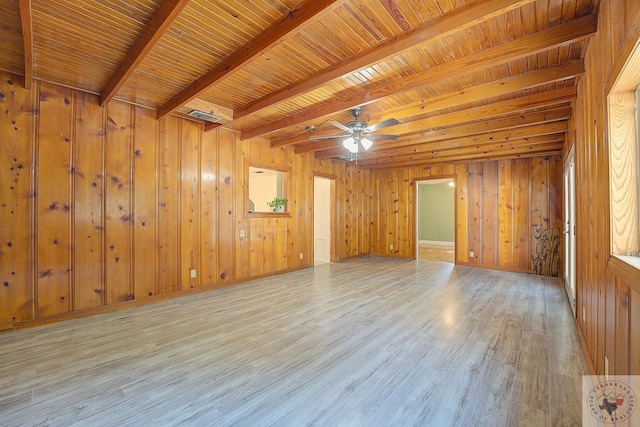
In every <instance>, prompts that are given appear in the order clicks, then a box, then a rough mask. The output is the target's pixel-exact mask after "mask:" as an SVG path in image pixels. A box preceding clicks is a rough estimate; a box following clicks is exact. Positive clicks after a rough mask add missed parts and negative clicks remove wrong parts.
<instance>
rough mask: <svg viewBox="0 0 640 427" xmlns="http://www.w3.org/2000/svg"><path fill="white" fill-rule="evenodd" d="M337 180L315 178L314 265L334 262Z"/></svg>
mask: <svg viewBox="0 0 640 427" xmlns="http://www.w3.org/2000/svg"><path fill="white" fill-rule="evenodd" d="M334 206H335V179H332V178H328V177H322V176H314V178H313V263H314V265H317V264H323V263H328V262H331V261H333V260H334V258H335V256H334V252H335V251H334V249H333V248H334V245H335V242H334V239H333V236H334V232H333V230H334V222H335V220H334V214H333V212H334V211H335V209H334Z"/></svg>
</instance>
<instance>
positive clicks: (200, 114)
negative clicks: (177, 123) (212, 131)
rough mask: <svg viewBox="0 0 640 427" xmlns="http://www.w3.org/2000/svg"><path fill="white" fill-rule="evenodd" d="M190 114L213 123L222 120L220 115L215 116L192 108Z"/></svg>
mask: <svg viewBox="0 0 640 427" xmlns="http://www.w3.org/2000/svg"><path fill="white" fill-rule="evenodd" d="M189 115H190V116H191V117H195V118H196V119H200V120H206V121H208V122H212V123H218V122H219V121H220V117H218V116H214V115H213V114H209V113H205V112H204V111H198V110H192V111H191V112H190V113H189Z"/></svg>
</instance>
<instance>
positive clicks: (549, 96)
mask: <svg viewBox="0 0 640 427" xmlns="http://www.w3.org/2000/svg"><path fill="white" fill-rule="evenodd" d="M576 96H577V89H576V88H575V87H569V88H564V89H560V90H554V91H550V92H543V93H537V94H535V95H529V96H524V97H521V98H516V99H512V100H509V101H503V102H497V103H494V104H488V105H483V106H480V107H475V108H470V109H467V110H462V111H454V112H451V113H447V114H442V115H439V116H432V117H429V118H426V119H422V120H417V121H414V122H410V123H406V124H403V125H399V126H394V128H393V129H394V132H395V133H398V134H407V135H409V134H415V133H418V132H425V130H429V129H438V128H446V127H451V126H457V125H460V124H463V123H468V124H470V123H477V122H478V121H480V120H487V119H492V118H497V117H505V116H508V115H510V114H513V113H515V112H518V111H527V110H533V109H537V108H547V107H551V106H554V105H560V104H566V103H567V102H571V101H573V100H575V99H576ZM389 129H390V128H389ZM375 146H376V144H374V147H375ZM374 147H372V150H375V148H374ZM344 152H345V150H344V148H342V147H338V148H334V149H330V150H327V151H323V152H322V157H332V156H341V155H343V154H344ZM318 155H319V153H316V156H318Z"/></svg>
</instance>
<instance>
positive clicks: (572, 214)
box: [562, 145, 576, 317]
mask: <svg viewBox="0 0 640 427" xmlns="http://www.w3.org/2000/svg"><path fill="white" fill-rule="evenodd" d="M575 172H576V166H575V145H573V146H572V147H571V149H570V150H569V153H568V154H567V158H566V159H565V163H564V171H563V174H562V181H563V190H564V206H563V215H562V220H563V227H562V234H563V236H564V239H563V243H564V287H565V290H566V292H567V296H568V297H569V305H570V306H571V310H572V311H573V315H574V317H575V316H576V223H575V221H576V191H575V188H576V175H575Z"/></svg>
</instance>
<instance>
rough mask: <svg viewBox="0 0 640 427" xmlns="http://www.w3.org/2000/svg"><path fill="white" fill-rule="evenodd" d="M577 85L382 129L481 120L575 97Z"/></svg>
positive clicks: (400, 130)
mask: <svg viewBox="0 0 640 427" xmlns="http://www.w3.org/2000/svg"><path fill="white" fill-rule="evenodd" d="M576 97H577V89H576V88H575V86H574V87H568V88H563V89H559V90H554V91H549V92H541V93H536V94H534V95H528V96H522V97H520V98H515V99H511V100H509V101H503V102H496V103H493V104H487V105H482V106H479V107H474V108H469V109H466V110H460V111H453V112H451V113H446V114H441V115H434V116H431V117H427V118H425V119H420V120H415V121H412V122H408V123H402V124H399V125H396V126H393V127H389V128H386V129H385V133H387V132H388V133H395V134H400V135H403V134H411V133H417V132H423V131H424V130H425V129H437V128H440V127H446V126H452V125H458V124H460V123H469V122H475V121H479V120H484V119H488V118H492V117H500V116H506V115H510V114H513V113H515V112H517V111H527V110H533V109H535V108H546V107H550V106H553V105H558V104H564V103H567V102H571V101H573V100H575V99H576Z"/></svg>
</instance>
